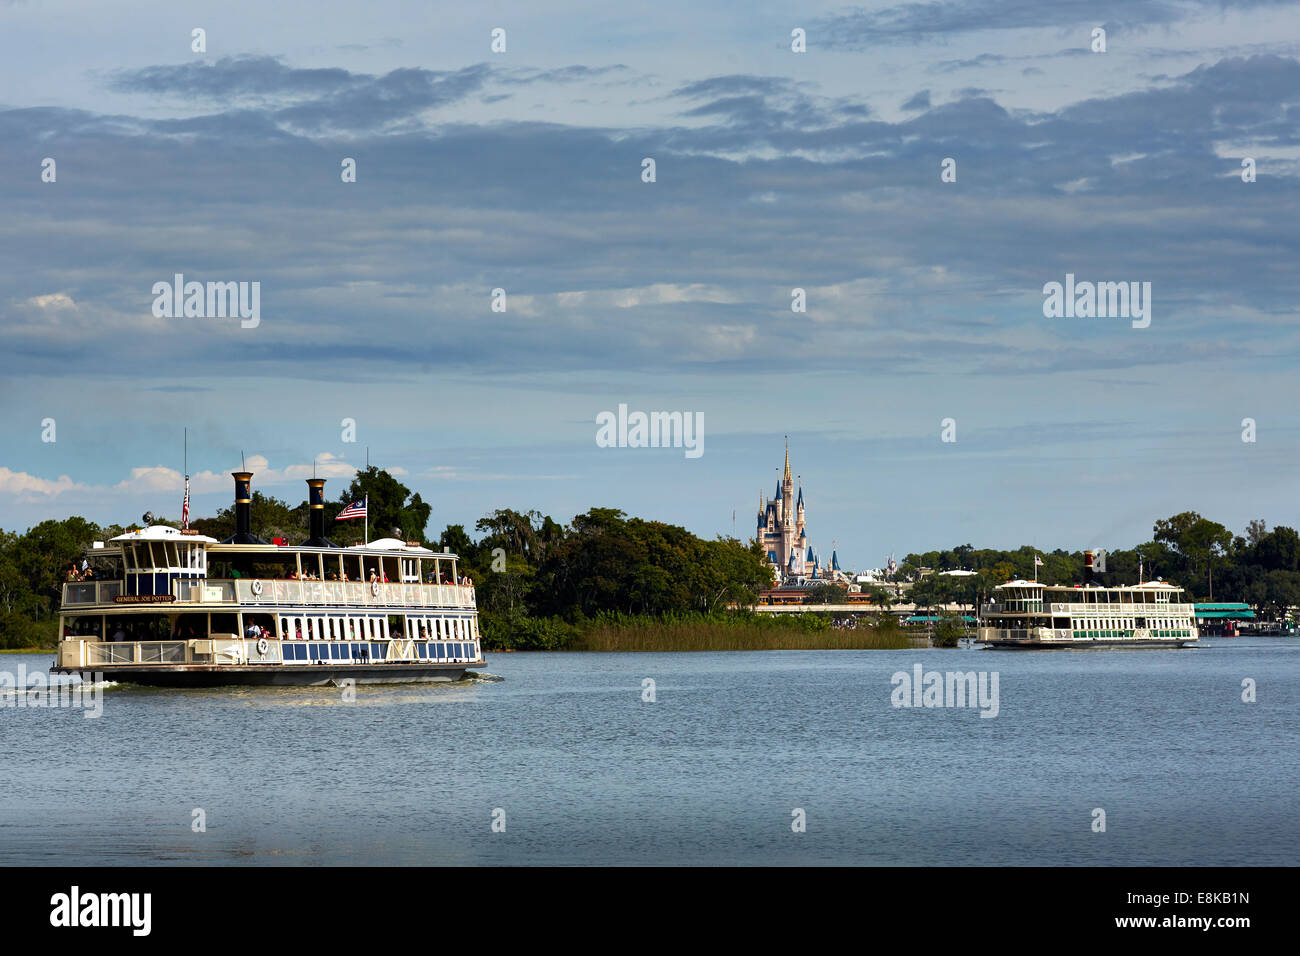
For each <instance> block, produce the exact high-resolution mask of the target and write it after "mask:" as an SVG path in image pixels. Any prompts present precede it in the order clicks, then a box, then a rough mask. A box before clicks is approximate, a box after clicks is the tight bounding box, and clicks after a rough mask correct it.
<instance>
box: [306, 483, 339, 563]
mask: <svg viewBox="0 0 1300 956" xmlns="http://www.w3.org/2000/svg"><path fill="white" fill-rule="evenodd" d="M307 489H308V490H307V502H308V508H309V514H310V515H311V537H310V538H308V539H307V540H306V541H304V542H303V544H305V545H307V547H310V548H334V547H338V546H337V545H336V544H335V543H334V542H333V541H331V540H329V539H328V538H326V537H325V479H324V478H308V479H307Z"/></svg>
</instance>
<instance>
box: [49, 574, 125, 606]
mask: <svg viewBox="0 0 1300 956" xmlns="http://www.w3.org/2000/svg"><path fill="white" fill-rule="evenodd" d="M121 593H122V581H121V579H116V580H108V581H69V582H68V583H67V584H65V585H63V606H64V607H68V606H71V605H77V604H112V603H113V599H114V598H116V597H117V596H118V595H119V594H121Z"/></svg>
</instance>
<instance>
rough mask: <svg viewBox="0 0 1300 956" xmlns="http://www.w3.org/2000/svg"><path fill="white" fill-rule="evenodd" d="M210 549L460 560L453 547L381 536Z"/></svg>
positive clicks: (213, 546)
mask: <svg viewBox="0 0 1300 956" xmlns="http://www.w3.org/2000/svg"><path fill="white" fill-rule="evenodd" d="M207 550H208V551H209V552H210V553H212V554H221V553H227V552H228V553H232V554H251V553H254V552H258V553H261V554H270V553H276V554H284V553H286V552H288V553H292V552H294V551H301V552H303V553H304V554H306V553H311V554H316V553H324V554H387V555H393V556H397V555H402V556H404V557H411V558H426V559H428V558H437V559H439V560H442V561H449V560H459V558H460V555H458V554H454V553H453V552H451V551H432V550H430V549H429V548H423V547H420V546H418V545H412V544H406V543H405V542H402V541H398V540H397V539H396V538H380V539H379V540H378V541H371V542H370V543H369V544H350V545H341V544H336V545H335V546H334V547H332V548H325V547H318V546H316V545H310V544H226V543H224V542H217V543H216V544H210V545H208V548H207Z"/></svg>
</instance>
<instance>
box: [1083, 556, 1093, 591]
mask: <svg viewBox="0 0 1300 956" xmlns="http://www.w3.org/2000/svg"><path fill="white" fill-rule="evenodd" d="M1093 557H1094V555H1093V552H1091V551H1085V552H1083V583H1084V584H1091V583H1092V569H1093Z"/></svg>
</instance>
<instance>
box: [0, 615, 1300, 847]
mask: <svg viewBox="0 0 1300 956" xmlns="http://www.w3.org/2000/svg"><path fill="white" fill-rule="evenodd" d="M49 663H50V661H49V658H48V657H45V656H40V657H37V656H15V655H4V656H0V670H6V671H9V672H11V673H12V672H15V671H16V670H17V668H18V666H19V664H23V665H25V666H26V667H27V668H28V669H29V670H42V669H44V668H45V667H48V665H49ZM915 664H921V665H922V666H923V668H924V669H925V670H927V671H929V670H938V671H950V670H952V671H972V670H973V671H989V672H991V671H996V672H997V673H998V698H999V699H998V703H999V712H998V715H997V716H996V717H995V718H992V719H989V718H981V717H980V716H979V711H978V709H970V708H964V709H958V708H952V709H926V708H919V709H909V708H895V707H893V706H891V701H890V698H891V692H892V691H893V686H892V684H891V676H892V675H893V674H894V673H895V672H898V671H906V672H908V673H909V674H910V673H911V672H912V668H913V666H914V665H915ZM485 670H486V671H487V672H490V673H492V674H495V675H500V676H501V677H503V678H504V680H503V681H501V682H498V683H472V684H460V685H451V686H420V685H406V686H388V687H383V686H377V687H365V686H363V687H360V688H358V689H357V700H356V702H355V703H346V702H344V701H343V700H342V699H341V697H342V694H341V692H340V691H339V690H337V689H322V688H283V689H276V688H271V689H266V688H256V689H254V688H247V689H245V688H228V689H217V690H159V689H143V688H135V687H129V686H125V685H120V686H113V687H109V688H107V689H105V690H104V700H103V716H102V717H100V718H98V719H92V720H88V719H85V718H84V717H83V715H82V712H81V711H79V710H69V709H34V708H15V707H14V706H12V704H13V701H14V698H13V697H12V695H10V696H9V697H8V698H6V700H5V703H6V704H7V705H8V706H5V707H3V708H0V747H2V748H3V756H2V759H3V764H2V766H3V770H4V787H3V789H2V790H0V862H3V863H5V864H10V863H28V864H44V863H59V864H73V865H78V864H107V863H114V864H147V863H156V862H163V863H195V864H208V863H221V864H228V863H253V864H277V865H279V864H318V865H319V864H461V863H470V864H534V863H548V864H550V863H559V864H580V863H636V864H641V863H648V864H682V863H685V864H699V863H723V864H784V863H793V864H818V863H841V864H843V863H864V864H1017V863H1025V864H1118V865H1129V864H1229V865H1236V864H1247V865H1249V864H1264V863H1270V864H1291V865H1294V864H1296V863H1300V849H1298V845H1300V840H1298V839H1297V837H1298V836H1300V729H1298V724H1297V721H1298V719H1300V640H1297V639H1294V638H1253V639H1252V638H1241V639H1234V640H1225V639H1220V640H1214V639H1207V640H1205V641H1204V642H1203V645H1202V646H1201V647H1198V648H1194V649H1188V650H1184V651H1171V650H1155V651H1134V650H1127V651H1125V650H1119V651H1048V652H1020V653H1018V652H1014V651H981V650H959V651H941V650H912V651H814V652H808V651H804V652H771V653H732V654H493V655H489V658H488V662H487V666H486V668H485ZM645 678H652V679H653V680H654V682H655V688H654V689H655V697H656V700H655V701H654V702H653V703H650V702H645V701H643V700H642V687H643V684H642V682H643V679H645ZM1245 678H1251V679H1253V680H1254V681H1255V682H1256V684H1257V688H1258V689H1257V695H1258V700H1257V702H1255V703H1243V702H1242V699H1241V697H1242V681H1243V679H1245ZM497 808H500V810H501V811H504V819H505V832H504V833H494V832H493V830H492V820H493V812H494V810H496V809H497ZM795 808H800V809H802V810H803V811H804V812H805V814H806V819H807V830H806V832H804V833H795V832H793V831H792V829H791V822H792V820H793V819H794V818H793V817H792V811H793V810H794V809H795ZM1094 808H1102V809H1104V811H1105V814H1106V832H1104V833H1096V832H1093V829H1092V822H1093V810H1094ZM195 809H202V810H203V812H204V816H205V818H206V827H207V829H206V832H200V833H196V832H194V831H193V829H192V825H191V821H192V820H193V818H194V810H195Z"/></svg>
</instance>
